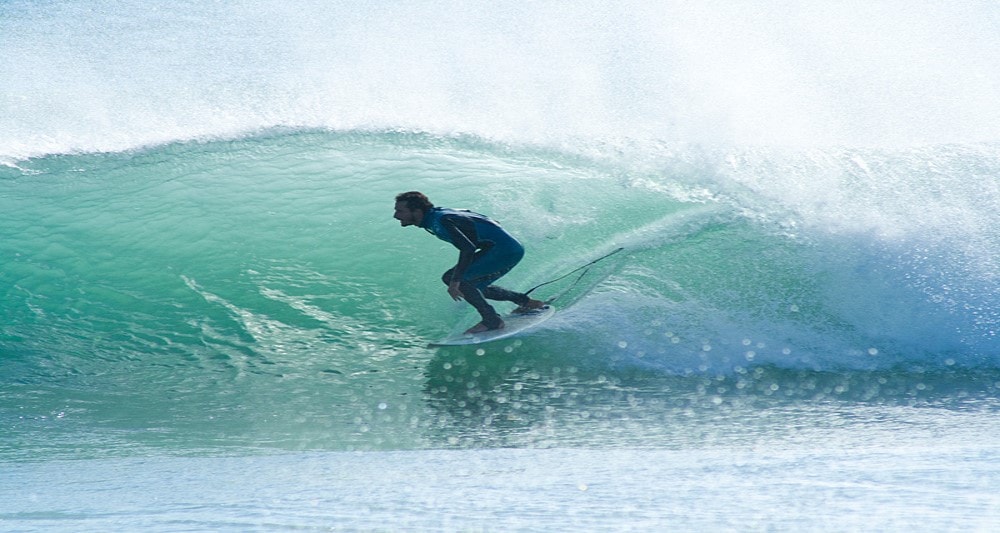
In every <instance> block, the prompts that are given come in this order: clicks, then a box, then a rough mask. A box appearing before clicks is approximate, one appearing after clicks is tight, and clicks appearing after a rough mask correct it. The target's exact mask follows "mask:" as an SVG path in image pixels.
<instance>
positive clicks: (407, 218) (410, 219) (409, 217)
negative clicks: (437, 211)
mask: <svg viewBox="0 0 1000 533" xmlns="http://www.w3.org/2000/svg"><path fill="white" fill-rule="evenodd" d="M392 218H395V219H396V220H398V221H399V225H400V226H416V225H419V224H420V221H421V220H423V218H424V212H423V211H421V210H420V209H410V208H409V206H407V205H406V202H396V213H395V214H394V215H392Z"/></svg>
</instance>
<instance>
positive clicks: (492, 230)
mask: <svg viewBox="0 0 1000 533" xmlns="http://www.w3.org/2000/svg"><path fill="white" fill-rule="evenodd" d="M420 227H422V228H424V229H425V230H427V231H428V232H429V233H431V234H432V235H434V236H435V237H437V238H439V239H441V240H443V241H445V242H449V243H451V244H452V245H453V246H455V248H458V250H459V253H458V263H457V264H456V265H455V266H454V267H452V268H451V269H449V270H448V271H447V272H445V273H444V275H443V276H441V280H442V281H444V283H445V285H450V284H451V283H452V282H453V281H458V282H459V290H461V291H462V296H464V297H465V301H467V302H469V303H470V304H472V306H473V307H475V308H476V311H478V312H479V314H480V315H482V317H483V324H484V325H485V326H486V327H488V328H490V329H495V328H496V327H498V326H499V325H500V322H501V320H500V316H499V315H497V312H496V310H495V309H493V306H491V305H490V304H488V303H486V298H489V299H490V300H501V301H507V302H514V303H516V304H518V305H525V304H527V303H528V302H529V301H530V298H529V297H528V295H527V294H524V293H519V292H514V291H509V290H507V289H504V288H501V287H497V286H494V285H492V283H493V282H494V281H496V280H498V279H500V277H501V276H503V275H504V274H506V273H507V272H510V269H512V268H514V265H516V264H517V263H518V262H519V261H520V260H521V258H522V257H524V247H523V246H521V243H519V242H517V239H515V238H514V237H512V236H511V235H510V234H509V233H507V232H506V231H504V229H503V228H501V227H500V225H499V224H497V223H496V222H494V221H492V220H490V219H489V218H487V217H486V216H485V215H480V214H478V213H473V212H472V211H466V210H464V209H445V208H441V207H435V208H434V209H432V210H430V211H429V212H427V213H426V214H425V215H424V218H423V220H422V221H421V222H420Z"/></svg>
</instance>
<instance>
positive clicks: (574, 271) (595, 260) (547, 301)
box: [524, 247, 625, 304]
mask: <svg viewBox="0 0 1000 533" xmlns="http://www.w3.org/2000/svg"><path fill="white" fill-rule="evenodd" d="M624 249H625V248H624V247H620V248H616V249H614V250H612V251H611V252H609V253H607V254H604V255H602V256H601V257H598V258H597V259H594V260H593V261H591V262H589V263H587V264H586V265H583V266H580V267H577V268H575V269H573V270H571V271H569V272H567V273H565V274H563V275H562V276H559V277H558V278H555V279H552V280H549V281H546V282H544V283H539V284H538V285H535V286H534V287H532V288H530V289H528V292H526V293H524V294H525V295H528V294H531V293H532V291H534V290H535V289H537V288H539V287H544V286H546V285H549V284H552V283H555V282H557V281H562V280H564V279H566V278H568V277H570V276H572V275H573V274H576V273H577V272H580V271H581V270H583V272H580V275H579V276H578V277H577V278H576V281H574V282H573V283H572V284H570V286H569V287H567V288H566V290H565V291H563V292H561V293H559V294H557V295H555V296H553V297H552V298H549V299H548V300H546V301H545V303H546V304H550V303H552V302H554V301H556V298H559V297H560V296H562V295H563V294H566V292H567V291H569V290H570V289H572V288H573V287H574V286H576V284H577V283H580V280H581V279H583V276H585V275H586V274H587V272H588V271H589V270H590V267H592V266H594V265H596V264H597V263H599V262H601V261H603V260H605V259H607V258H609V257H611V256H612V255H615V254H616V253H618V252H620V251H622V250H624Z"/></svg>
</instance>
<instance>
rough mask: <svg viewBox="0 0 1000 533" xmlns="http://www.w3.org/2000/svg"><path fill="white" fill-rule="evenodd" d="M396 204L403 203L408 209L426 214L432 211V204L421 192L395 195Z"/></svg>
mask: <svg viewBox="0 0 1000 533" xmlns="http://www.w3.org/2000/svg"><path fill="white" fill-rule="evenodd" d="M396 201H397V202H405V203H406V207H408V208H409V209H411V210H412V209H419V210H421V211H423V212H425V213H426V212H428V211H430V210H431V209H434V204H432V203H431V201H430V200H429V199H428V198H427V196H425V195H424V193H422V192H417V191H410V192H401V193H399V194H397V195H396Z"/></svg>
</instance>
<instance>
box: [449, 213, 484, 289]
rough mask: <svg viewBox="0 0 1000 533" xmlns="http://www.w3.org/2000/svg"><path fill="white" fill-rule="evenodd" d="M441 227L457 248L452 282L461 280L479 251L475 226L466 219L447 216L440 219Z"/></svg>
mask: <svg viewBox="0 0 1000 533" xmlns="http://www.w3.org/2000/svg"><path fill="white" fill-rule="evenodd" d="M441 225H442V226H444V229H445V230H446V231H447V232H448V234H449V235H450V236H451V243H452V244H453V245H455V248H458V263H457V264H456V265H455V268H454V270H452V275H451V279H452V281H456V280H460V279H462V276H463V275H464V274H465V270H466V269H468V268H469V265H470V264H472V259H473V257H475V255H476V250H477V249H479V244H478V242H479V237H478V235H477V234H476V225H475V224H474V223H473V222H472V221H471V220H469V219H467V218H462V217H456V216H447V217H444V218H442V219H441Z"/></svg>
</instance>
